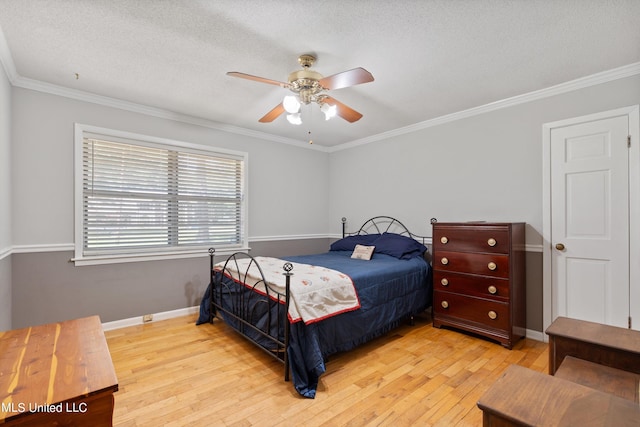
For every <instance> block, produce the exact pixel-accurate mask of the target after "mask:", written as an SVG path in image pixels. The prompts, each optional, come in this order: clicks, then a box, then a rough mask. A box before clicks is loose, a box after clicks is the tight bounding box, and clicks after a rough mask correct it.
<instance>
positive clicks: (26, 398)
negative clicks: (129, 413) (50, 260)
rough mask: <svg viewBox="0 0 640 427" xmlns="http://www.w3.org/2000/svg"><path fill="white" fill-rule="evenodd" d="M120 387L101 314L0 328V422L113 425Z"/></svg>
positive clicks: (39, 425) (9, 424)
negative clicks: (41, 323)
mask: <svg viewBox="0 0 640 427" xmlns="http://www.w3.org/2000/svg"><path fill="white" fill-rule="evenodd" d="M117 390H118V380H117V378H116V374H115V371H114V369H113V364H112V361H111V355H110V353H109V348H108V347H107V342H106V339H105V336H104V332H103V330H102V324H101V323H100V318H99V317H98V316H92V317H86V318H83V319H76V320H69V321H65V322H58V323H50V324H47V325H41V326H34V327H32V328H24V329H15V330H11V331H5V332H0V405H1V406H0V425H2V426H5V425H6V426H22V427H24V426H38V427H42V426H78V427H80V426H96V427H98V426H111V425H112V421H113V408H114V398H113V393H114V392H115V391H117Z"/></svg>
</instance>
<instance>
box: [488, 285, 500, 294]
mask: <svg viewBox="0 0 640 427" xmlns="http://www.w3.org/2000/svg"><path fill="white" fill-rule="evenodd" d="M488 290H489V293H490V294H495V293H496V292H498V289H497V288H496V287H495V286H493V285H491V286H489V288H488Z"/></svg>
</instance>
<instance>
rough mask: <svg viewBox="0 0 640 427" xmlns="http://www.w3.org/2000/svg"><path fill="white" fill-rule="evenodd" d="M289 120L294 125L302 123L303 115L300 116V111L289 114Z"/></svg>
mask: <svg viewBox="0 0 640 427" xmlns="http://www.w3.org/2000/svg"><path fill="white" fill-rule="evenodd" d="M287 121H288V122H289V123H291V124H292V125H301V124H302V117H300V113H292V114H287Z"/></svg>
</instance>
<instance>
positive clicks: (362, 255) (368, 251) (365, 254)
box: [351, 245, 376, 261]
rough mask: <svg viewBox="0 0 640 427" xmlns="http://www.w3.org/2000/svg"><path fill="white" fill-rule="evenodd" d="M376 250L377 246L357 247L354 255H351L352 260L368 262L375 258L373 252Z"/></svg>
mask: <svg viewBox="0 0 640 427" xmlns="http://www.w3.org/2000/svg"><path fill="white" fill-rule="evenodd" d="M375 248H376V247H375V246H364V245H356V247H355V249H354V250H353V253H352V254H351V258H355V259H364V260H367V261H368V260H370V259H371V257H372V256H373V250H374V249H375Z"/></svg>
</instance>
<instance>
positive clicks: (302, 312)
mask: <svg viewBox="0 0 640 427" xmlns="http://www.w3.org/2000/svg"><path fill="white" fill-rule="evenodd" d="M254 259H255V260H256V261H257V262H258V264H259V265H260V268H261V269H262V272H263V273H264V279H265V280H266V281H267V283H268V284H269V287H271V289H274V290H276V291H277V292H280V293H282V294H284V293H285V280H286V279H285V276H284V274H283V273H284V270H283V268H282V267H283V265H284V264H285V263H286V262H287V261H284V260H281V259H278V258H270V257H254ZM250 263H251V259H250V258H246V259H239V260H238V262H237V263H229V264H227V267H226V273H227V275H228V276H229V277H230V278H231V279H233V280H235V281H236V282H240V283H243V284H244V285H245V286H248V287H251V288H254V286H255V290H256V291H257V292H260V293H261V294H266V289H265V285H264V283H262V275H261V274H260V270H259V269H258V267H257V266H256V263H255V262H254V263H251V264H250ZM232 264H233V265H232ZM291 264H292V265H293V269H292V270H291V273H292V275H291V282H290V291H291V292H290V295H291V299H290V302H289V313H288V315H289V320H290V321H291V322H292V323H295V322H299V321H302V322H304V323H305V324H310V323H314V322H318V321H320V320H323V319H326V318H328V317H332V316H335V315H338V314H340V313H344V312H347V311H353V310H357V309H359V308H360V300H359V298H358V294H357V292H356V288H355V286H354V285H353V281H352V280H351V278H350V277H349V276H347V275H346V274H344V273H341V272H339V271H336V270H332V269H329V268H325V267H319V266H314V265H309V264H301V263H295V262H292V263H291ZM215 267H216V270H218V271H221V270H222V269H223V267H224V262H220V263H218V264H216V266H215ZM245 275H246V277H245Z"/></svg>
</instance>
